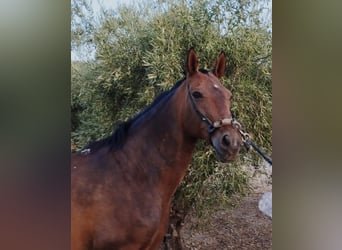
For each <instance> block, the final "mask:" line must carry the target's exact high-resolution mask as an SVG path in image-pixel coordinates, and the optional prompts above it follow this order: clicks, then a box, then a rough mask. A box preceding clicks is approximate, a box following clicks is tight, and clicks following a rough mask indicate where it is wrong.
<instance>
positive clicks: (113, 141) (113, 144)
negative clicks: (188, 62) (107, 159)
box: [84, 78, 185, 151]
mask: <svg viewBox="0 0 342 250" xmlns="http://www.w3.org/2000/svg"><path fill="white" fill-rule="evenodd" d="M184 80H185V78H183V79H182V80H179V81H178V82H176V84H175V85H174V86H173V87H172V88H171V89H169V90H166V91H164V92H162V93H160V94H159V95H158V96H157V97H156V98H155V99H154V101H153V102H152V103H151V104H150V105H149V106H147V108H145V109H144V110H143V111H141V112H140V113H138V114H137V115H135V116H134V117H133V118H130V119H128V120H127V121H125V122H122V123H119V125H118V126H117V128H116V129H115V131H114V132H113V133H112V134H111V135H110V136H108V137H106V138H104V139H101V140H98V141H95V142H92V143H90V144H88V145H87V146H86V147H84V149H90V150H91V151H97V150H98V149H100V148H103V147H105V146H109V150H118V149H120V148H122V146H123V145H124V143H125V141H126V138H127V135H128V132H129V129H130V128H131V126H132V124H134V123H135V122H136V121H137V120H138V119H139V118H141V117H142V116H143V115H145V114H146V113H148V112H149V111H150V110H151V109H152V108H154V107H155V106H156V105H158V104H159V103H160V102H161V101H162V100H164V98H170V97H171V96H172V95H173V93H174V91H175V90H176V89H177V88H178V87H179V86H180V85H181V84H182V83H183V81H184Z"/></svg>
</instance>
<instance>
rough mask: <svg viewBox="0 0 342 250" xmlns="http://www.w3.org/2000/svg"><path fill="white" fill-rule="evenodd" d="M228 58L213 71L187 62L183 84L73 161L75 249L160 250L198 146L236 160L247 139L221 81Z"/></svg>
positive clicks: (191, 57) (190, 56) (191, 54)
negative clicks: (202, 144)
mask: <svg viewBox="0 0 342 250" xmlns="http://www.w3.org/2000/svg"><path fill="white" fill-rule="evenodd" d="M225 64H226V56H225V54H224V53H223V52H221V54H220V55H219V56H218V58H217V60H216V62H215V64H214V68H213V70H212V71H211V72H209V71H207V70H203V69H198V59H197V55H196V52H195V51H194V49H193V48H191V49H190V50H189V51H188V53H187V58H186V65H185V68H186V77H185V78H184V79H182V80H180V81H179V82H177V83H176V85H175V86H174V87H173V88H172V89H170V90H169V91H166V92H164V93H162V94H160V96H159V97H157V98H156V100H155V101H154V102H153V103H152V104H151V105H150V106H149V107H147V108H146V109H145V110H144V111H143V112H141V113H139V114H138V115H137V116H135V117H134V118H132V119H130V120H129V121H127V122H125V123H123V124H121V126H120V127H119V128H118V129H117V130H116V131H115V132H114V133H113V134H112V135H111V136H109V137H107V138H105V139H103V140H100V141H97V142H95V143H93V144H91V145H90V146H88V147H86V148H85V149H83V150H82V151H81V152H79V153H77V154H75V155H73V156H72V162H71V171H72V179H71V241H72V243H71V249H72V250H84V249H123V250H138V249H148V250H153V249H158V247H159V246H160V244H161V241H162V239H163V237H164V234H165V232H166V230H167V226H168V219H169V212H170V203H171V198H172V195H173V194H174V192H175V191H176V189H177V187H178V185H179V183H180V182H181V180H182V178H183V177H184V175H185V173H186V170H187V168H188V166H189V163H190V160H191V157H192V152H193V150H194V148H195V144H196V141H197V140H198V139H204V140H206V141H208V142H209V143H210V144H211V145H212V146H213V147H214V149H215V152H216V155H217V158H218V160H220V161H222V162H230V161H233V160H234V159H235V158H236V156H237V153H238V152H239V150H240V147H241V144H242V140H241V136H240V134H239V130H238V128H237V126H236V123H235V121H234V120H233V119H232V116H231V112H230V104H231V103H230V102H231V97H232V93H231V92H230V91H229V90H228V89H226V88H225V87H224V86H223V85H222V84H221V83H220V81H219V78H221V77H222V76H223V75H224V72H225Z"/></svg>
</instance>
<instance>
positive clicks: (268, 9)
mask: <svg viewBox="0 0 342 250" xmlns="http://www.w3.org/2000/svg"><path fill="white" fill-rule="evenodd" d="M91 1H92V6H93V9H94V12H95V14H96V13H100V10H101V7H100V6H101V5H102V6H103V7H104V8H105V9H107V10H110V9H112V10H113V9H115V8H117V7H118V6H119V5H122V4H127V5H130V4H131V3H136V2H138V1H141V0H91ZM263 4H264V5H265V7H264V13H263V15H262V16H264V18H263V19H265V20H270V21H272V0H265V1H264V2H263ZM265 20H264V21H265ZM271 32H272V31H271ZM90 54H91V55H90V56H89V57H90V58H92V57H93V56H94V55H95V51H92V52H90ZM71 60H72V61H74V60H82V59H81V58H80V57H79V56H77V53H76V52H75V51H71Z"/></svg>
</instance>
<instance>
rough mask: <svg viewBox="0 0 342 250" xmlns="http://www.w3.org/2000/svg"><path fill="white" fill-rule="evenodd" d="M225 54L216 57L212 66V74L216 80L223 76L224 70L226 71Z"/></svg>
mask: <svg viewBox="0 0 342 250" xmlns="http://www.w3.org/2000/svg"><path fill="white" fill-rule="evenodd" d="M226 62H227V58H226V54H225V53H224V52H223V51H222V52H221V53H220V55H219V56H218V57H217V59H216V62H215V64H214V69H213V74H214V75H215V76H216V77H217V78H219V79H220V78H221V77H222V76H224V73H225V70H226Z"/></svg>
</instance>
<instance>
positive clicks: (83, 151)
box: [81, 148, 90, 155]
mask: <svg viewBox="0 0 342 250" xmlns="http://www.w3.org/2000/svg"><path fill="white" fill-rule="evenodd" d="M81 154H83V155H87V154H90V148H86V149H83V150H82V151H81Z"/></svg>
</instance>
